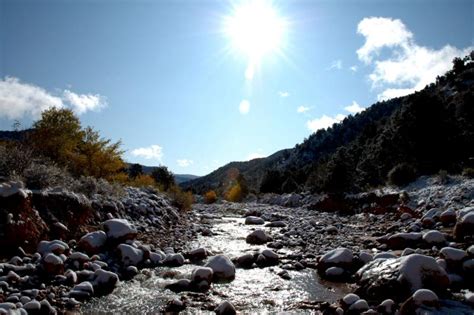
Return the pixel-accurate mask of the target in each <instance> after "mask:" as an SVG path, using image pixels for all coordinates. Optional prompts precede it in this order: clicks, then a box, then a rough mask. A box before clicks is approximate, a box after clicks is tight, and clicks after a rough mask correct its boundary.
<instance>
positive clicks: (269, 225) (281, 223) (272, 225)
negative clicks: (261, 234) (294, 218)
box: [265, 221, 286, 227]
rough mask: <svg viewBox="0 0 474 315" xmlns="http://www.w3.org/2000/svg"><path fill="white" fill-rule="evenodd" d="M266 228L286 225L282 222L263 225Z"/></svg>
mask: <svg viewBox="0 0 474 315" xmlns="http://www.w3.org/2000/svg"><path fill="white" fill-rule="evenodd" d="M265 226H266V227H285V226H286V223H285V222H283V221H273V222H269V223H267V224H265Z"/></svg>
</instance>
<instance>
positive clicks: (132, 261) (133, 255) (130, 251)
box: [117, 244, 144, 267]
mask: <svg viewBox="0 0 474 315" xmlns="http://www.w3.org/2000/svg"><path fill="white" fill-rule="evenodd" d="M117 249H118V252H119V256H120V259H121V261H122V264H123V266H125V267H128V266H138V265H139V264H141V263H142V262H143V258H144V255H143V250H141V249H139V248H135V247H133V246H131V245H128V244H120V245H119V246H118V247H117Z"/></svg>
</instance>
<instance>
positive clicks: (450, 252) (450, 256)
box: [440, 247, 467, 261]
mask: <svg viewBox="0 0 474 315" xmlns="http://www.w3.org/2000/svg"><path fill="white" fill-rule="evenodd" d="M440 254H441V257H442V258H444V259H446V260H449V261H461V260H463V259H464V258H466V257H467V254H466V252H465V251H463V250H462V249H457V248H453V247H443V248H442V249H441V251H440Z"/></svg>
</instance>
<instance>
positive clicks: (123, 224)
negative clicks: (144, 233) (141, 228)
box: [104, 219, 137, 239]
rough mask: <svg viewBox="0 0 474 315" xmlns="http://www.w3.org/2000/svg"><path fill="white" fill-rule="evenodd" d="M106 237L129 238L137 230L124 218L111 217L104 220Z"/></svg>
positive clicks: (135, 233)
mask: <svg viewBox="0 0 474 315" xmlns="http://www.w3.org/2000/svg"><path fill="white" fill-rule="evenodd" d="M104 229H105V232H106V233H107V237H109V238H112V239H131V238H134V237H135V236H136V235H137V230H136V229H135V228H134V227H133V226H132V225H131V224H130V223H129V222H128V221H127V220H125V219H111V220H107V221H105V222H104Z"/></svg>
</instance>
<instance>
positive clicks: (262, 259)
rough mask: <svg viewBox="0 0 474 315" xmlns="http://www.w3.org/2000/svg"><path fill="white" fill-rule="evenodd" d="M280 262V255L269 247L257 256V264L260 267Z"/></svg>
mask: <svg viewBox="0 0 474 315" xmlns="http://www.w3.org/2000/svg"><path fill="white" fill-rule="evenodd" d="M278 263H279V257H278V255H277V254H276V253H275V252H273V251H272V250H269V249H264V250H262V251H261V252H260V254H259V255H258V256H257V260H256V264H257V266H259V267H260V268H263V267H269V266H275V265H278Z"/></svg>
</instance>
